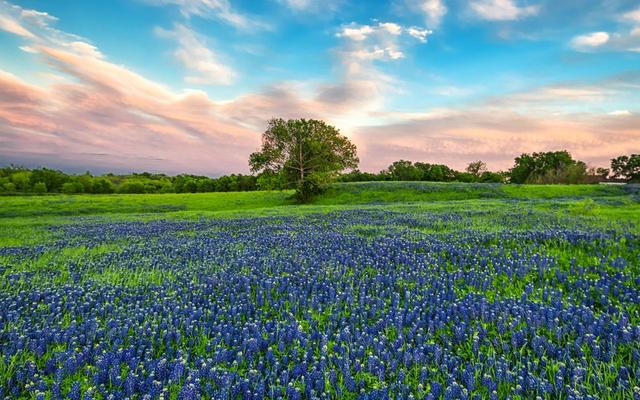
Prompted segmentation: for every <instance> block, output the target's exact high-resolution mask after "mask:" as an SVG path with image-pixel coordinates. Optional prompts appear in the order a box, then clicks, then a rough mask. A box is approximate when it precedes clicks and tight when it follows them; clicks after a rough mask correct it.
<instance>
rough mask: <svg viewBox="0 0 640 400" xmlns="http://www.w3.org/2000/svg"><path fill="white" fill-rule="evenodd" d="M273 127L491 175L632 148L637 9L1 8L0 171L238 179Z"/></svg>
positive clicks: (569, 3)
mask: <svg viewBox="0 0 640 400" xmlns="http://www.w3.org/2000/svg"><path fill="white" fill-rule="evenodd" d="M274 117H282V118H316V119H322V120H325V121H327V122H328V123H330V124H332V125H334V126H336V127H337V128H338V129H340V131H341V133H342V134H344V135H346V136H347V137H349V138H350V139H351V140H352V141H353V142H354V143H355V144H356V145H357V147H358V154H359V156H360V161H361V162H360V169H361V170H364V171H373V172H377V171H379V170H381V169H384V168H385V167H386V166H388V165H389V164H390V163H391V162H393V161H395V160H398V159H406V160H412V161H421V162H429V163H445V164H448V165H450V166H452V167H454V168H458V169H463V168H464V167H465V166H466V164H468V163H469V162H471V161H474V160H483V161H485V162H486V163H487V165H488V167H489V169H491V170H504V169H507V168H509V167H510V166H512V165H513V159H514V157H515V156H517V155H519V154H521V153H524V152H534V151H550V150H561V149H567V150H569V151H570V152H571V153H572V154H573V155H574V157H575V158H578V159H581V160H585V161H586V162H587V163H588V164H589V165H591V166H608V164H609V159H610V158H612V157H615V156H618V155H622V154H630V153H633V152H635V153H638V152H640V2H639V1H638V0H598V1H595V0H594V1H589V0H563V1H557V0H464V1H463V0H389V1H383V0H375V1H374V0H260V1H258V0H104V1H86V0H65V1H59V0H56V1H45V0H38V1H36V0H24V1H14V2H6V1H4V0H0V164H2V165H6V164H10V163H13V164H17V165H23V166H32V167H35V166H47V167H52V168H59V169H63V170H65V171H71V172H83V171H85V170H90V171H92V172H95V173H102V172H108V171H113V172H134V171H137V172H140V171H151V172H164V173H170V174H177V173H194V174H203V175H209V176H217V175H221V174H227V173H234V172H235V173H247V172H248V164H247V160H248V156H249V154H250V153H251V152H254V151H256V150H258V149H259V147H260V137H261V134H262V132H264V130H265V128H266V126H267V121H268V120H269V119H271V118H274Z"/></svg>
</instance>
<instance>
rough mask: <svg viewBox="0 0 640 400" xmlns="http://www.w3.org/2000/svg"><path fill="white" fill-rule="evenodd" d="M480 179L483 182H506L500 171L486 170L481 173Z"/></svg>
mask: <svg viewBox="0 0 640 400" xmlns="http://www.w3.org/2000/svg"><path fill="white" fill-rule="evenodd" d="M478 181H479V182H482V183H501V182H504V176H503V174H501V173H499V172H491V171H485V172H483V173H482V175H480V177H479V178H478Z"/></svg>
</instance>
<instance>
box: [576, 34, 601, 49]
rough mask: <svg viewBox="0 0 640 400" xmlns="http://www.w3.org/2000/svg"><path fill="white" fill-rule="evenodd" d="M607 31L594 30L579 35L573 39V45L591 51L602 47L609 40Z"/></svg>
mask: <svg viewBox="0 0 640 400" xmlns="http://www.w3.org/2000/svg"><path fill="white" fill-rule="evenodd" d="M609 37H610V36H609V34H608V33H607V32H593V33H588V34H585V35H579V36H576V37H574V38H573V39H571V47H573V48H574V49H575V50H578V51H591V50H593V49H594V48H596V47H600V46H602V45H604V44H606V43H607V42H608V41H609Z"/></svg>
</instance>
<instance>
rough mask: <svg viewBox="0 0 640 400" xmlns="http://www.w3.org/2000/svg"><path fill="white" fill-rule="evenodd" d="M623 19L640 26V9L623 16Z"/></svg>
mask: <svg viewBox="0 0 640 400" xmlns="http://www.w3.org/2000/svg"><path fill="white" fill-rule="evenodd" d="M622 18H623V19H626V20H628V21H631V22H633V23H636V24H638V25H640V7H639V8H637V9H635V10H631V11H628V12H626V13H624V14H622Z"/></svg>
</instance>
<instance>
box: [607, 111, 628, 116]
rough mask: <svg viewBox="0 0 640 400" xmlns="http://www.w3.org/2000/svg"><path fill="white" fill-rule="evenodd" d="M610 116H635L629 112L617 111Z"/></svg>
mask: <svg viewBox="0 0 640 400" xmlns="http://www.w3.org/2000/svg"><path fill="white" fill-rule="evenodd" d="M609 115H614V116H624V117H626V116H629V115H633V114H632V113H631V111H629V110H615V111H611V112H610V113H609Z"/></svg>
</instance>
